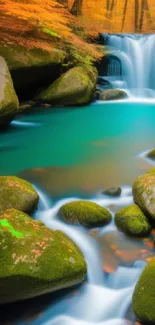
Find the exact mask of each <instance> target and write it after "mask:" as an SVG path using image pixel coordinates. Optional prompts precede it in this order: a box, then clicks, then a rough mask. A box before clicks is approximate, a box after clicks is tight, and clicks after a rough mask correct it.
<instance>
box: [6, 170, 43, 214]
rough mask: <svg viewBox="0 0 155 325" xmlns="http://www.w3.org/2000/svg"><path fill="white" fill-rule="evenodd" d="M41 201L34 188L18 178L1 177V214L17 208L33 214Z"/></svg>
mask: <svg viewBox="0 0 155 325" xmlns="http://www.w3.org/2000/svg"><path fill="white" fill-rule="evenodd" d="M38 200H39V196H38V193H37V192H36V190H35V189H34V187H33V186H32V185H31V184H30V183H29V182H27V181H25V180H24V179H21V178H19V177H16V176H0V213H2V212H3V211H5V210H6V209H10V208H15V209H18V210H21V211H24V212H31V211H32V210H33V209H34V208H35V207H36V205H37V203H38Z"/></svg>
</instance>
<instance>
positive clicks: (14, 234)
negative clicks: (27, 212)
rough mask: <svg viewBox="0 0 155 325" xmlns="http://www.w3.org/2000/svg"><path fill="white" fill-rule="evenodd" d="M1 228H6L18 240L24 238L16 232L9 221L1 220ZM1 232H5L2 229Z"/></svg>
mask: <svg viewBox="0 0 155 325" xmlns="http://www.w3.org/2000/svg"><path fill="white" fill-rule="evenodd" d="M0 226H2V227H6V228H7V230H8V232H10V234H12V235H13V236H15V237H16V238H20V237H23V234H22V233H21V232H19V231H17V230H15V229H14V228H13V227H12V226H11V225H10V223H9V222H8V220H7V219H1V220H0ZM0 231H3V230H2V229H0Z"/></svg>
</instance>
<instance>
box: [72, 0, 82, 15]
mask: <svg viewBox="0 0 155 325" xmlns="http://www.w3.org/2000/svg"><path fill="white" fill-rule="evenodd" d="M82 5H83V0H74V3H73V6H72V9H71V13H72V15H74V16H81V15H82Z"/></svg>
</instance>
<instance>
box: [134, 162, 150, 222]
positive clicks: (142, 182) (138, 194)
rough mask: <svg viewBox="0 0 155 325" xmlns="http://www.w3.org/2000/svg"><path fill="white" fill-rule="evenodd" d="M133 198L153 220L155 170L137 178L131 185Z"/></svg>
mask: <svg viewBox="0 0 155 325" xmlns="http://www.w3.org/2000/svg"><path fill="white" fill-rule="evenodd" d="M133 197H134V201H135V203H137V204H138V206H139V207H140V208H141V209H142V210H143V212H144V213H145V214H146V215H147V216H148V217H150V219H153V220H155V168H152V169H151V170H149V171H148V172H147V173H145V174H144V175H141V176H139V177H137V179H136V180H135V182H134V184H133Z"/></svg>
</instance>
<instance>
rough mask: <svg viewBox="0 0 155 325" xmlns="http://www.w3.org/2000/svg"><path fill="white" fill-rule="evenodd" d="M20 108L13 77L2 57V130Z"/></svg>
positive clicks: (0, 114)
mask: <svg viewBox="0 0 155 325" xmlns="http://www.w3.org/2000/svg"><path fill="white" fill-rule="evenodd" d="M18 108H19V102H18V98H17V95H16V93H15V90H14V86H13V82H12V79H11V75H10V72H9V69H8V67H7V64H6V62H5V60H4V59H3V58H2V57H0V128H3V127H5V126H7V125H8V124H9V123H10V122H11V121H12V119H13V118H14V116H15V114H16V113H17V111H18Z"/></svg>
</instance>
